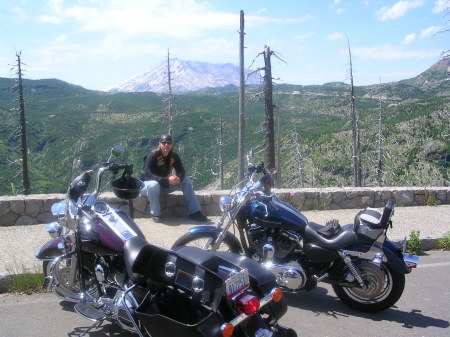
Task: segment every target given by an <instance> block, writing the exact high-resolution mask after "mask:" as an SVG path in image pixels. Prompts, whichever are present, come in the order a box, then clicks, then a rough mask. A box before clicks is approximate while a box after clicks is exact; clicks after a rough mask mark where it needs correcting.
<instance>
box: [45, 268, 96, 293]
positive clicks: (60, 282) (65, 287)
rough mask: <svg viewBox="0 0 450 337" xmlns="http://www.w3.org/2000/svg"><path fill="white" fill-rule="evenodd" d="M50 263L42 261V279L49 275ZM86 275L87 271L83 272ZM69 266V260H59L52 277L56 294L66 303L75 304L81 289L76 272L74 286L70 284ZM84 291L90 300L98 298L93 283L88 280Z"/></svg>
mask: <svg viewBox="0 0 450 337" xmlns="http://www.w3.org/2000/svg"><path fill="white" fill-rule="evenodd" d="M51 264H52V261H44V262H43V265H42V267H43V268H42V269H43V271H44V277H47V276H49V275H50V266H51ZM85 272H86V274H88V273H89V272H88V270H86V271H85ZM70 273H71V265H70V259H69V260H61V261H60V263H58V264H57V265H56V270H54V273H53V275H54V277H55V281H56V283H57V287H58V288H57V292H58V293H59V294H60V295H61V296H62V297H64V298H65V299H66V300H68V301H74V302H77V301H78V300H80V299H81V288H80V281H79V279H80V277H79V273H78V271H77V272H76V276H75V278H76V280H75V284H71V282H70ZM86 290H87V293H88V294H89V296H90V297H91V298H96V297H97V296H98V289H97V286H96V285H95V283H94V282H91V281H90V280H89V279H87V280H86Z"/></svg>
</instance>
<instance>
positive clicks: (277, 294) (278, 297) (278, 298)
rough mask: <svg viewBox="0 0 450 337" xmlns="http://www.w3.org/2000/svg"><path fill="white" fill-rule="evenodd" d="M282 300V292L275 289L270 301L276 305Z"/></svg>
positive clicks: (279, 289)
mask: <svg viewBox="0 0 450 337" xmlns="http://www.w3.org/2000/svg"><path fill="white" fill-rule="evenodd" d="M282 298H283V290H282V289H281V288H275V289H273V290H272V300H273V301H274V302H275V303H277V302H280V301H281V299H282Z"/></svg>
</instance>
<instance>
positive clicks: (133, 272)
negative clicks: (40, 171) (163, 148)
mask: <svg viewBox="0 0 450 337" xmlns="http://www.w3.org/2000/svg"><path fill="white" fill-rule="evenodd" d="M123 152H124V148H123V147H122V146H116V147H114V148H113V149H112V151H111V156H110V158H109V159H108V160H107V161H106V162H103V163H101V164H99V165H98V166H97V167H96V169H94V170H88V171H85V172H83V173H82V174H81V175H79V176H77V177H76V178H75V179H74V180H72V182H71V184H70V186H69V189H68V192H67V198H66V199H65V200H63V201H61V202H59V203H56V204H54V205H53V206H52V212H53V214H54V216H55V217H56V219H57V221H56V222H52V223H50V224H47V225H46V226H45V229H46V231H47V232H49V234H50V235H51V236H52V237H53V239H52V240H50V241H49V242H47V243H46V244H45V245H44V246H43V247H42V248H41V249H40V250H39V251H38V252H37V253H36V257H37V259H38V260H41V261H43V268H44V274H45V276H46V277H45V281H44V289H45V290H46V291H52V290H55V293H56V294H57V295H58V296H59V297H61V298H62V299H63V300H65V301H70V302H75V303H76V304H75V306H74V309H75V311H77V312H78V313H79V314H80V315H82V316H83V317H85V318H87V319H89V320H91V321H93V322H94V323H93V325H92V326H90V327H89V328H87V329H86V330H85V331H84V332H83V333H81V335H80V336H82V335H84V334H85V333H87V332H88V331H90V330H91V329H93V328H97V327H99V326H100V325H101V323H102V322H104V321H106V320H107V321H112V322H116V323H117V324H118V325H119V326H120V327H121V328H122V329H125V330H127V331H130V332H133V333H137V334H138V335H139V336H141V337H143V336H153V337H163V336H185V337H202V336H211V337H216V336H217V337H231V336H248V337H249V336H254V337H265V336H266V337H269V336H274V337H276V336H285V337H295V336H297V334H296V332H295V331H294V330H292V329H290V328H287V327H283V326H281V325H279V324H278V320H279V319H280V317H281V316H283V315H284V314H285V313H286V310H287V304H286V302H285V300H284V298H283V294H282V290H281V288H279V287H278V286H277V283H276V279H275V276H274V275H273V273H271V272H270V271H267V270H265V269H264V268H263V267H262V266H261V265H260V264H258V263H257V262H255V261H252V260H251V259H248V258H246V257H242V256H239V255H237V254H233V253H228V252H211V251H205V250H202V249H199V248H196V247H182V248H179V249H175V250H171V249H167V248H164V247H161V246H158V245H155V244H150V243H148V242H147V241H146V240H145V237H144V235H143V233H142V232H141V230H140V229H139V227H138V226H137V225H136V224H135V222H134V221H133V219H132V216H131V217H130V216H128V215H127V214H126V213H125V212H123V211H121V210H118V209H114V208H112V207H111V206H110V205H108V204H107V203H106V202H104V201H102V200H99V199H98V197H99V194H100V191H101V186H102V178H103V176H104V175H105V174H106V173H108V174H109V175H111V178H110V180H109V181H108V182H107V183H106V184H105V186H107V185H109V184H111V186H112V187H113V190H114V193H115V194H116V196H117V197H119V198H121V199H124V200H129V202H130V214H132V212H131V210H132V204H131V202H132V200H133V199H134V198H136V197H137V196H138V195H139V193H140V188H141V187H142V185H143V184H142V182H141V181H140V180H137V179H135V178H133V177H132V176H131V174H132V171H133V165H130V164H119V163H115V162H113V161H111V160H112V159H113V158H118V157H119V156H121V155H122V154H123ZM120 172H122V174H121V175H120V177H119V178H117V177H116V176H117V175H118V174H119V173H120ZM92 178H94V179H95V182H94V184H93V191H91V192H89V193H88V188H89V186H90V182H91V179H92Z"/></svg>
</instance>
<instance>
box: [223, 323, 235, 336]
mask: <svg viewBox="0 0 450 337" xmlns="http://www.w3.org/2000/svg"><path fill="white" fill-rule="evenodd" d="M220 330H222V337H231V335H232V334H233V331H234V326H233V324H231V323H226V324H224V325H222V327H221V328H220Z"/></svg>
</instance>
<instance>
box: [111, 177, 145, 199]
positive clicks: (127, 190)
mask: <svg viewBox="0 0 450 337" xmlns="http://www.w3.org/2000/svg"><path fill="white" fill-rule="evenodd" d="M111 185H112V187H113V189H114V194H115V195H116V197H118V198H119V199H123V200H131V199H135V198H137V197H138V196H139V193H140V191H141V188H142V187H144V183H143V182H142V181H140V180H139V179H135V178H132V177H131V176H129V175H125V176H122V177H121V178H119V179H116V180H114V181H113V182H112V183H111Z"/></svg>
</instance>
